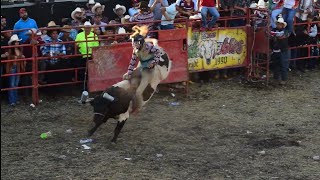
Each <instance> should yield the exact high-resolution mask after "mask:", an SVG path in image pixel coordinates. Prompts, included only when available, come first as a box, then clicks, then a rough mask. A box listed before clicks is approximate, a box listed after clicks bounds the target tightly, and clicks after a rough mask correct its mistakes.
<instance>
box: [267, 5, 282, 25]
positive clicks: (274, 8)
mask: <svg viewBox="0 0 320 180" xmlns="http://www.w3.org/2000/svg"><path fill="white" fill-rule="evenodd" d="M283 4H284V0H272V4H271V6H270V8H271V17H270V23H271V27H272V28H276V21H277V17H278V15H279V14H281V12H282V10H283Z"/></svg>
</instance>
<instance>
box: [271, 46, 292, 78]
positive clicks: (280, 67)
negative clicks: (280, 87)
mask: <svg viewBox="0 0 320 180" xmlns="http://www.w3.org/2000/svg"><path fill="white" fill-rule="evenodd" d="M289 52H290V51H288V50H285V51H282V52H279V53H273V54H272V56H271V58H272V62H273V78H274V79H276V80H282V81H287V80H288V69H289Z"/></svg>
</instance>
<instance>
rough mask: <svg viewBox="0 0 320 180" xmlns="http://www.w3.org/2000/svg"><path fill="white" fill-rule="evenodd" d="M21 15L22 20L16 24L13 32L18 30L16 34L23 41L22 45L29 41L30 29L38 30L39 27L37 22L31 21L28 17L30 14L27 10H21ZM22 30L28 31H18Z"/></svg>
mask: <svg viewBox="0 0 320 180" xmlns="http://www.w3.org/2000/svg"><path fill="white" fill-rule="evenodd" d="M19 15H20V20H19V21H18V22H16V23H15V25H14V27H13V30H16V32H14V33H15V34H17V35H18V37H19V38H20V39H21V43H24V42H25V41H26V40H27V39H28V36H27V34H26V33H27V32H28V29H32V28H35V29H38V25H37V23H36V21H35V20H34V19H31V18H29V17H28V12H27V10H26V9H25V8H21V9H20V10H19ZM20 29H26V30H23V31H17V30H20Z"/></svg>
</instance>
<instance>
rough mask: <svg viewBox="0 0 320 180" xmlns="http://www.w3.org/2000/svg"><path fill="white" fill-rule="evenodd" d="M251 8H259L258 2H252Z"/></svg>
mask: <svg viewBox="0 0 320 180" xmlns="http://www.w3.org/2000/svg"><path fill="white" fill-rule="evenodd" d="M249 8H258V4H257V3H251V4H250V7H249Z"/></svg>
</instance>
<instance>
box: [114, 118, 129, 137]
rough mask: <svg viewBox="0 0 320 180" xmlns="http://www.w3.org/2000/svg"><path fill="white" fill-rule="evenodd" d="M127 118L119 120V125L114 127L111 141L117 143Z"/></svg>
mask: <svg viewBox="0 0 320 180" xmlns="http://www.w3.org/2000/svg"><path fill="white" fill-rule="evenodd" d="M126 121H127V120H124V121H118V124H117V127H116V128H115V129H114V136H113V138H112V140H111V142H113V143H116V142H117V139H118V136H119V134H120V132H121V129H122V128H123V126H124V124H125V123H126Z"/></svg>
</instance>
